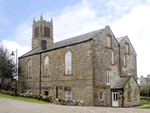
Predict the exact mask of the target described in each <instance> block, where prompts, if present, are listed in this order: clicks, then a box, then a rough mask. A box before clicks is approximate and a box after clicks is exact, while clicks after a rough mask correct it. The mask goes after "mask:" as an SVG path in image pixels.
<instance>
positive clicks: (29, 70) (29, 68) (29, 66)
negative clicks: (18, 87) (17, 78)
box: [28, 60, 31, 77]
mask: <svg viewBox="0 0 150 113" xmlns="http://www.w3.org/2000/svg"><path fill="white" fill-rule="evenodd" d="M28 77H31V60H29V61H28Z"/></svg>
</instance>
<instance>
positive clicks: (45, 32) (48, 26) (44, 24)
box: [32, 14, 53, 49]
mask: <svg viewBox="0 0 150 113" xmlns="http://www.w3.org/2000/svg"><path fill="white" fill-rule="evenodd" d="M43 37H44V40H46V42H47V44H51V43H53V21H52V18H51V20H50V21H46V20H43V16H42V14H41V17H40V20H38V21H35V17H34V18H33V25H32V49H35V48H37V47H39V46H41V41H42V40H43Z"/></svg>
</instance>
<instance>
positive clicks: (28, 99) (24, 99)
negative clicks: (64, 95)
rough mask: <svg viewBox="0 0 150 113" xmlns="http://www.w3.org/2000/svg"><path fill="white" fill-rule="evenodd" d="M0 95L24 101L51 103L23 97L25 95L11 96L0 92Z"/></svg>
mask: <svg viewBox="0 0 150 113" xmlns="http://www.w3.org/2000/svg"><path fill="white" fill-rule="evenodd" d="M0 97H3V98H10V99H14V100H21V101H26V102H33V103H39V104H51V103H48V102H44V101H39V100H37V99H32V98H25V97H15V96H11V95H5V94H2V93H0Z"/></svg>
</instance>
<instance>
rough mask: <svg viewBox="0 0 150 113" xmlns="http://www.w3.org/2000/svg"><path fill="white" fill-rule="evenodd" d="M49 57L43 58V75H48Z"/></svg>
mask: <svg viewBox="0 0 150 113" xmlns="http://www.w3.org/2000/svg"><path fill="white" fill-rule="evenodd" d="M48 67H49V58H48V56H46V57H45V59H44V76H48Z"/></svg>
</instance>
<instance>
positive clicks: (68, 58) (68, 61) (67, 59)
mask: <svg viewBox="0 0 150 113" xmlns="http://www.w3.org/2000/svg"><path fill="white" fill-rule="evenodd" d="M71 69H72V54H71V52H70V51H67V53H66V54H65V74H71V73H72V72H71V71H72V70H71Z"/></svg>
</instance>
